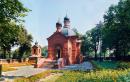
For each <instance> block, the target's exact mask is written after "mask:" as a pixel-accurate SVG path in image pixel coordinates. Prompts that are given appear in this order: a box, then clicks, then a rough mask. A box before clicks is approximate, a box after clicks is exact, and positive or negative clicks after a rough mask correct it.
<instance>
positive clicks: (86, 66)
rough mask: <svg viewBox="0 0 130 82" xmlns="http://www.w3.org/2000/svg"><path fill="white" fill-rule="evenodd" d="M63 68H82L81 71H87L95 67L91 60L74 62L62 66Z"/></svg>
mask: <svg viewBox="0 0 130 82" xmlns="http://www.w3.org/2000/svg"><path fill="white" fill-rule="evenodd" d="M62 69H63V70H81V71H87V70H91V69H93V66H92V64H91V63H90V62H83V63H81V64H74V65H69V66H65V67H64V68H62Z"/></svg>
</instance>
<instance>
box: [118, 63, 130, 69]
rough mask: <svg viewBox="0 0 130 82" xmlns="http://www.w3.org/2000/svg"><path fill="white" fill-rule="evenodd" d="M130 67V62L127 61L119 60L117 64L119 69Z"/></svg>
mask: <svg viewBox="0 0 130 82" xmlns="http://www.w3.org/2000/svg"><path fill="white" fill-rule="evenodd" d="M128 68H130V63H127V62H119V63H118V64H117V69H128Z"/></svg>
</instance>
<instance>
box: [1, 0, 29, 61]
mask: <svg viewBox="0 0 130 82" xmlns="http://www.w3.org/2000/svg"><path fill="white" fill-rule="evenodd" d="M28 11H30V10H29V9H27V8H25V7H24V6H23V4H22V3H21V2H20V1H19V0H0V49H1V51H2V52H3V53H2V54H3V55H2V56H3V58H6V55H7V54H8V55H9V57H10V51H11V48H12V47H13V46H15V45H19V44H21V43H22V42H23V43H24V42H25V41H22V40H21V38H20V37H22V36H24V34H19V33H22V32H23V31H21V25H20V24H21V23H22V22H23V20H22V18H23V17H24V16H26V13H27V12H28Z"/></svg>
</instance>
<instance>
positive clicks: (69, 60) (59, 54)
mask: <svg viewBox="0 0 130 82" xmlns="http://www.w3.org/2000/svg"><path fill="white" fill-rule="evenodd" d="M47 40H48V57H47V58H49V59H51V60H58V59H59V58H63V59H64V60H65V64H66V65H70V64H78V63H80V62H81V61H82V60H81V58H80V57H81V54H80V46H81V40H80V38H79V37H78V36H77V35H76V33H75V31H74V30H73V29H72V28H71V26H70V19H69V18H68V17H67V16H66V17H64V26H63V27H62V24H61V22H60V21H58V22H57V23H56V31H55V32H54V33H53V34H52V35H51V36H50V37H49V38H47Z"/></svg>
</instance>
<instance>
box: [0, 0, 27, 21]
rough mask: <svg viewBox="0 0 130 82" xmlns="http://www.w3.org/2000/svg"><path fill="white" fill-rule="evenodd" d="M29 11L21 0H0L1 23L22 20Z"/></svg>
mask: <svg viewBox="0 0 130 82" xmlns="http://www.w3.org/2000/svg"><path fill="white" fill-rule="evenodd" d="M28 11H29V9H27V8H25V7H24V6H23V4H22V3H21V2H20V1H19V0H0V23H1V22H10V21H12V20H14V21H20V20H21V18H22V17H24V16H26V12H28Z"/></svg>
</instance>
